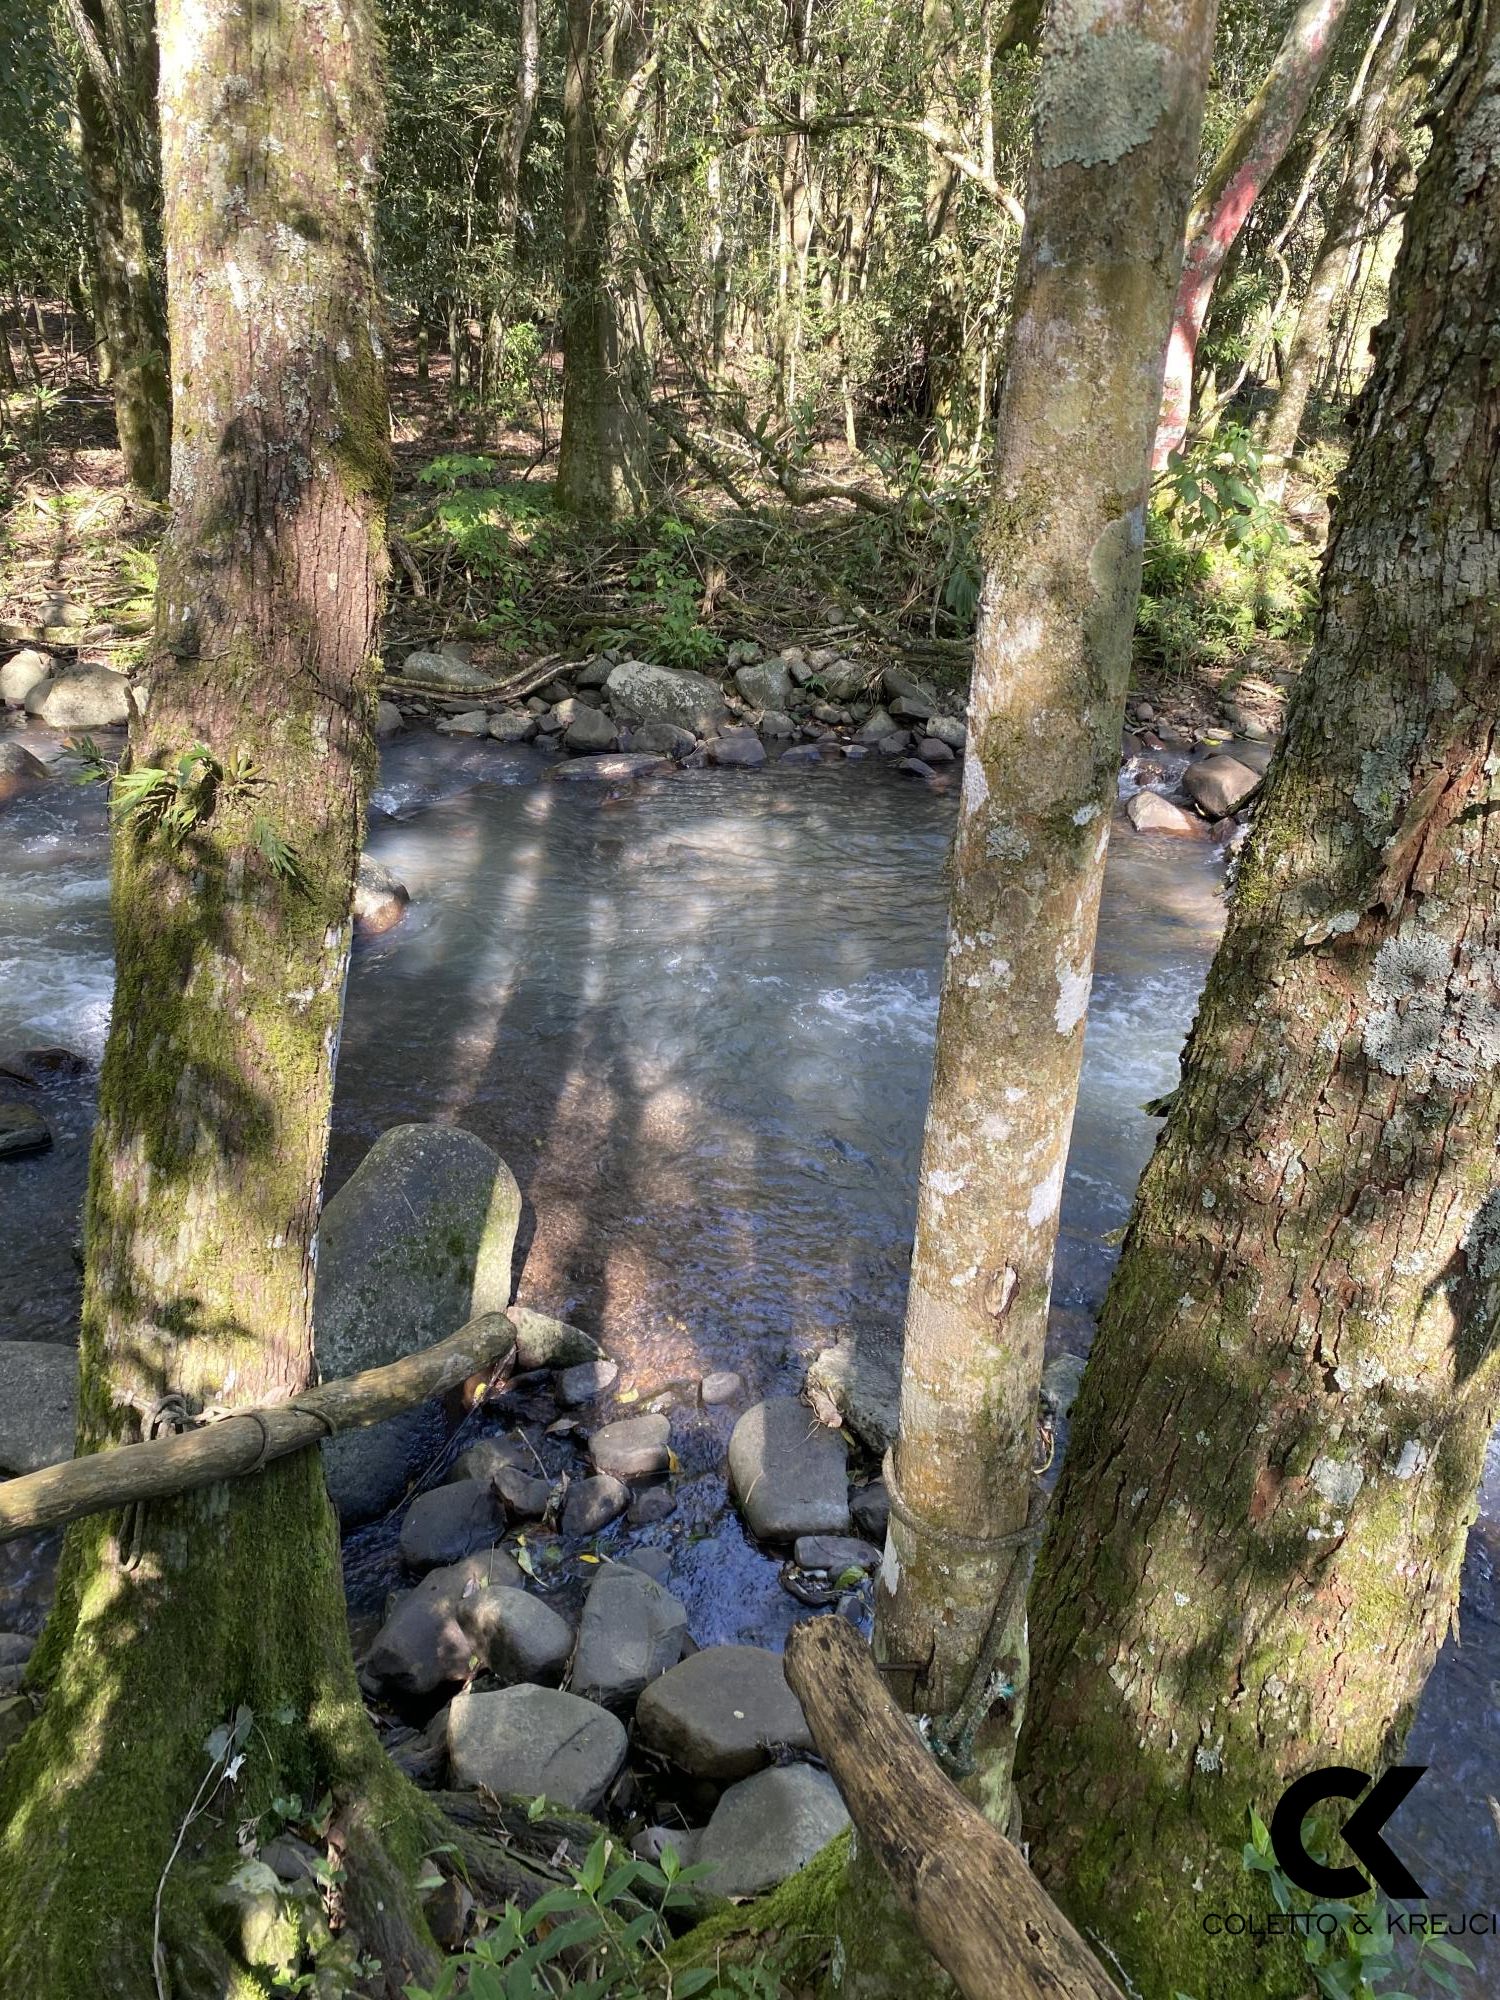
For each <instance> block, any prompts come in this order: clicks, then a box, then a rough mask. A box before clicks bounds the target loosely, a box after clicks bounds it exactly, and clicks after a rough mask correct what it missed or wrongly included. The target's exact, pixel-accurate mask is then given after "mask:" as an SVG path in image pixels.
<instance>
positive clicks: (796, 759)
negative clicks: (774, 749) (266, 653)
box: [777, 743, 823, 764]
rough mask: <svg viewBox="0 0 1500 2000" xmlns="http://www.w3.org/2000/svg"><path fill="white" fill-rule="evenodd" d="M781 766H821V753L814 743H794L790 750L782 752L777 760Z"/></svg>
mask: <svg viewBox="0 0 1500 2000" xmlns="http://www.w3.org/2000/svg"><path fill="white" fill-rule="evenodd" d="M777 761H778V762H779V763H782V764H821V763H822V762H823V752H822V750H821V748H820V747H819V746H818V745H817V744H816V743H794V744H793V745H792V747H791V749H790V750H783V751H782V753H781V756H780V757H779V758H778V760H777Z"/></svg>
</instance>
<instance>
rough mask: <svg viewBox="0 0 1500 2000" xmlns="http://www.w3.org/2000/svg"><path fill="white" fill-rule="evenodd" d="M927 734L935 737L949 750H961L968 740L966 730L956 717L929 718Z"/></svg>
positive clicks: (932, 716)
mask: <svg viewBox="0 0 1500 2000" xmlns="http://www.w3.org/2000/svg"><path fill="white" fill-rule="evenodd" d="M927 734H928V735H929V736H935V737H936V738H937V740H938V742H939V743H946V744H947V746H948V748H949V749H950V750H962V749H963V748H964V746H965V745H966V744H967V743H968V740H969V732H968V730H967V729H966V728H965V726H964V724H963V723H962V722H960V720H959V719H958V717H957V716H956V715H931V716H929V717H928V718H927Z"/></svg>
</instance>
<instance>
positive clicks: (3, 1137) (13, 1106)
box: [0, 1099, 52, 1160]
mask: <svg viewBox="0 0 1500 2000" xmlns="http://www.w3.org/2000/svg"><path fill="white" fill-rule="evenodd" d="M51 1144H52V1127H51V1126H50V1125H49V1124H48V1123H47V1121H46V1119H45V1118H44V1117H43V1116H42V1114H41V1112H40V1111H34V1110H33V1109H32V1107H31V1106H30V1105H29V1104H17V1103H16V1102H15V1101H14V1099H7V1100H5V1101H4V1102H0V1160H22V1159H25V1158H27V1156H28V1155H30V1154H32V1153H45V1152H46V1151H47V1149H48V1148H49V1147H50V1146H51Z"/></svg>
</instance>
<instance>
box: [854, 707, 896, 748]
mask: <svg viewBox="0 0 1500 2000" xmlns="http://www.w3.org/2000/svg"><path fill="white" fill-rule="evenodd" d="M892 734H900V735H901V736H902V738H903V740H904V737H905V732H904V731H897V729H896V725H895V723H894V722H892V720H891V718H890V716H889V714H888V713H887V712H886V710H885V709H883V708H872V709H871V710H870V713H869V714H868V715H867V716H866V717H865V719H864V721H863V722H862V723H861V724H860V725H859V727H858V729H856V730H855V732H854V740H855V742H856V743H879V742H882V741H883V740H884V738H886V737H887V736H890V735H892Z"/></svg>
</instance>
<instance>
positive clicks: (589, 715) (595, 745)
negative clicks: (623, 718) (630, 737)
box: [563, 705, 615, 755]
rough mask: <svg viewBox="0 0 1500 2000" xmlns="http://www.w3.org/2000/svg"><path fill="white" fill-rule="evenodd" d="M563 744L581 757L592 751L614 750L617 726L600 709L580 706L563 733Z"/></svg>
mask: <svg viewBox="0 0 1500 2000" xmlns="http://www.w3.org/2000/svg"><path fill="white" fill-rule="evenodd" d="M563 742H564V743H566V744H567V746H568V748H569V749H570V750H576V751H577V752H578V753H579V754H580V755H587V754H588V753H589V752H590V751H597V750H613V749H614V747H615V725H614V724H613V722H611V721H610V719H609V717H608V716H607V715H605V714H603V713H602V712H601V711H600V710H599V709H597V708H587V707H584V706H582V705H579V706H577V708H576V709H575V712H574V715H573V718H572V720H571V721H570V722H569V723H568V725H567V728H566V729H565V730H564V732H563Z"/></svg>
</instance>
